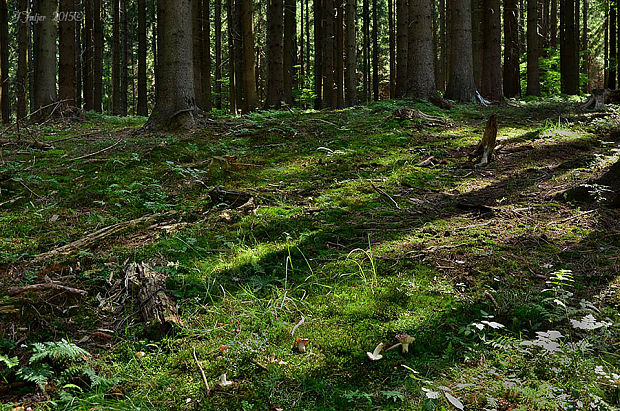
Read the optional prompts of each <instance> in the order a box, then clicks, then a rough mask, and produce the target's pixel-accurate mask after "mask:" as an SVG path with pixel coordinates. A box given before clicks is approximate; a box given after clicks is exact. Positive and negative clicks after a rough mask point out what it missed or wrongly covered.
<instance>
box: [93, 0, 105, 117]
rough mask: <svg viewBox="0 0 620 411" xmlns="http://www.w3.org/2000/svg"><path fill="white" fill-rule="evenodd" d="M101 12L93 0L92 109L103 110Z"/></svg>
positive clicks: (99, 0) (97, 3) (96, 2)
mask: <svg viewBox="0 0 620 411" xmlns="http://www.w3.org/2000/svg"><path fill="white" fill-rule="evenodd" d="M102 13H103V10H102V8H101V0H93V41H94V46H95V47H94V57H93V109H94V110H95V111H96V112H98V113H101V111H102V109H103V106H102V104H103V16H102Z"/></svg>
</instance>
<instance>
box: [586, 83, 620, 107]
mask: <svg viewBox="0 0 620 411" xmlns="http://www.w3.org/2000/svg"><path fill="white" fill-rule="evenodd" d="M615 103H620V89H617V90H610V89H604V88H597V89H594V90H592V94H591V95H590V97H589V98H588V100H586V102H585V103H583V104H582V105H581V106H580V108H582V109H593V110H604V109H605V104H615Z"/></svg>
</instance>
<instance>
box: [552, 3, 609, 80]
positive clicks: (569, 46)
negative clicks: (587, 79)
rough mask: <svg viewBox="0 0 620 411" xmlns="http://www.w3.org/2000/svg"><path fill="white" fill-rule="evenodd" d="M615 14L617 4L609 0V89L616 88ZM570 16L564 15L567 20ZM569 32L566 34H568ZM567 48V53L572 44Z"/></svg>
mask: <svg viewBox="0 0 620 411" xmlns="http://www.w3.org/2000/svg"><path fill="white" fill-rule="evenodd" d="M564 1H566V2H568V1H569V0H564ZM617 15H618V6H617V4H616V3H615V2H614V1H611V2H610V4H609V75H608V79H607V88H610V89H612V90H613V89H615V88H616V71H617V66H618V61H617V55H618V54H617V53H618V51H617V48H616V39H617V35H618V34H617V33H616V19H617ZM569 18H570V17H568V16H566V21H567V22H568V21H569V20H568V19H569ZM566 30H569V28H568V27H566ZM568 35H569V34H567V36H568ZM567 40H568V39H567ZM567 48H568V49H569V53H570V52H571V51H570V50H572V45H567Z"/></svg>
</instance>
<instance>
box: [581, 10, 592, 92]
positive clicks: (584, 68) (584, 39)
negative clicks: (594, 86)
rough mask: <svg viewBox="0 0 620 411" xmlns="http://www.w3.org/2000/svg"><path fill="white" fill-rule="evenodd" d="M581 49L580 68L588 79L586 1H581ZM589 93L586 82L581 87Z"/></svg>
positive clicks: (588, 53)
mask: <svg viewBox="0 0 620 411" xmlns="http://www.w3.org/2000/svg"><path fill="white" fill-rule="evenodd" d="M581 49H582V50H583V52H584V54H583V60H582V63H581V64H582V66H581V72H582V73H583V74H585V75H586V77H587V78H589V77H590V76H589V74H590V52H589V50H588V1H587V0H583V31H582V33H581ZM589 91H590V87H589V82H588V81H586V82H585V83H584V85H583V92H584V93H588V92H589Z"/></svg>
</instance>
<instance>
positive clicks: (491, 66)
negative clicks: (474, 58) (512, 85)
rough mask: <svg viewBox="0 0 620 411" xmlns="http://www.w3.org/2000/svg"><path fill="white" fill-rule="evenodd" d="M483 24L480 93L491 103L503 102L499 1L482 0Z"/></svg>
mask: <svg viewBox="0 0 620 411" xmlns="http://www.w3.org/2000/svg"><path fill="white" fill-rule="evenodd" d="M483 22H484V24H483V39H482V50H483V54H482V79H481V88H480V92H481V93H482V95H483V96H484V97H485V98H487V99H489V100H491V101H503V100H504V91H503V83H502V27H501V11H500V0H484V9H483Z"/></svg>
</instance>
